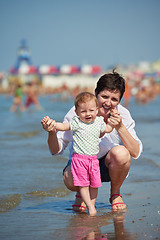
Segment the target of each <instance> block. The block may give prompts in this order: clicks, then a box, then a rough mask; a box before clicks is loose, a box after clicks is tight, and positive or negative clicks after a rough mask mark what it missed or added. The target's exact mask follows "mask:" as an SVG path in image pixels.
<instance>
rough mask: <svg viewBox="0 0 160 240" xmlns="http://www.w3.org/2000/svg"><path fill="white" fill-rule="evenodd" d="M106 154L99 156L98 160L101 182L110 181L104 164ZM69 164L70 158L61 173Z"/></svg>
mask: <svg viewBox="0 0 160 240" xmlns="http://www.w3.org/2000/svg"><path fill="white" fill-rule="evenodd" d="M106 156H107V154H106V155H105V156H103V157H101V158H100V159H98V160H99V167H100V174H101V181H102V182H110V181H111V179H110V176H109V170H108V168H107V167H106V165H105V158H106ZM70 165H71V160H69V161H68V163H67V165H66V166H65V168H64V169H63V174H64V172H65V170H66V168H67V167H68V166H70Z"/></svg>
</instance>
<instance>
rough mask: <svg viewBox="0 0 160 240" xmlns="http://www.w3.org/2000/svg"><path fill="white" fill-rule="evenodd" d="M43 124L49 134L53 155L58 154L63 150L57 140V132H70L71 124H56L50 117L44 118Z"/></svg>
mask: <svg viewBox="0 0 160 240" xmlns="http://www.w3.org/2000/svg"><path fill="white" fill-rule="evenodd" d="M41 124H42V126H43V128H44V130H45V131H47V132H48V146H49V149H50V151H51V153H52V154H56V153H58V152H59V150H60V149H61V145H60V143H59V141H58V138H57V130H60V131H66V130H69V128H70V125H69V123H64V124H63V123H56V122H55V121H54V120H53V119H50V118H49V117H48V116H46V117H44V118H43V119H42V121H41Z"/></svg>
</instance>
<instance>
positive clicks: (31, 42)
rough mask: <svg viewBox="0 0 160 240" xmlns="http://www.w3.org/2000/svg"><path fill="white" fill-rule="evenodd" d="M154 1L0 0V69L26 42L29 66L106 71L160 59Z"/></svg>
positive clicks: (158, 7)
mask: <svg viewBox="0 0 160 240" xmlns="http://www.w3.org/2000/svg"><path fill="white" fill-rule="evenodd" d="M159 13H160V1H159V0H23V1H22V0H14V1H12V0H0V32H1V34H0V35H1V36H0V56H1V57H0V71H8V70H9V69H10V68H11V67H12V66H14V65H15V64H16V58H17V50H18V48H19V46H20V42H21V40H22V39H26V41H27V44H28V47H29V48H30V51H31V60H32V63H33V65H35V66H37V67H38V66H41V65H55V66H61V65H64V64H69V65H77V66H81V65H83V64H91V65H101V66H102V68H108V67H110V66H113V65H116V64H123V65H129V64H138V63H139V62H141V61H148V62H152V61H156V60H158V59H160V14H159Z"/></svg>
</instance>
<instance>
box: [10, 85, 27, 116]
mask: <svg viewBox="0 0 160 240" xmlns="http://www.w3.org/2000/svg"><path fill="white" fill-rule="evenodd" d="M13 91H14V93H13V94H14V98H13V105H12V107H11V111H12V112H15V111H16V110H17V109H18V108H19V110H20V111H21V112H22V111H24V109H25V108H24V104H23V99H22V97H23V90H22V86H21V84H20V83H18V84H16V85H15V87H14V90H13Z"/></svg>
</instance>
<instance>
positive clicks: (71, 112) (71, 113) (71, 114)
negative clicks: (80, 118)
mask: <svg viewBox="0 0 160 240" xmlns="http://www.w3.org/2000/svg"><path fill="white" fill-rule="evenodd" d="M74 116H76V113H75V106H73V107H72V108H71V109H70V110H69V111H68V112H67V114H66V115H65V117H64V122H69V121H70V120H71V119H72V118H73V117H74Z"/></svg>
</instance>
